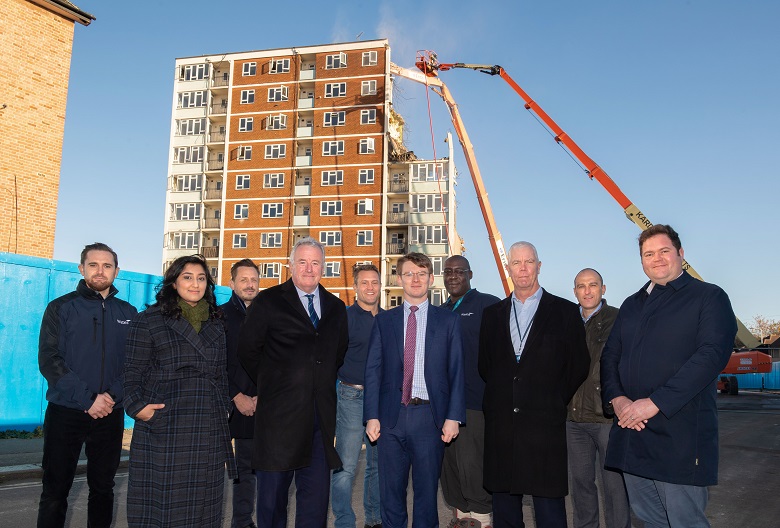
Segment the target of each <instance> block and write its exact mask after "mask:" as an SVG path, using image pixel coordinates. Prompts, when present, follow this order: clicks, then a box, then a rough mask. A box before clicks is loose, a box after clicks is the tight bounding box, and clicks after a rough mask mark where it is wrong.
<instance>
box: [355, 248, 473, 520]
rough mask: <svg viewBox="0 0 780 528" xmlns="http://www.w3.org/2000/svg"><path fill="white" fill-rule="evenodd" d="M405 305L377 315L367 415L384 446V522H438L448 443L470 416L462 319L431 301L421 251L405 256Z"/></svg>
mask: <svg viewBox="0 0 780 528" xmlns="http://www.w3.org/2000/svg"><path fill="white" fill-rule="evenodd" d="M398 270H399V275H398V282H399V284H400V286H401V287H402V288H403V298H404V302H403V304H402V305H401V306H398V307H396V308H393V309H392V310H388V311H386V312H383V313H380V314H378V315H377V316H376V318H375V322H374V328H373V330H372V332H371V339H370V341H369V346H368V360H367V361H366V375H365V380H366V381H365V385H366V386H365V393H364V400H363V402H364V405H363V419H364V420H365V421H366V434H368V438H369V439H370V440H371V441H372V442H373V441H376V442H377V448H378V450H379V489H380V494H381V497H382V504H381V512H382V526H383V527H384V528H396V527H398V528H405V527H406V526H407V524H408V514H407V511H406V488H407V484H408V482H409V470H410V469H411V468H414V481H413V490H414V514H413V521H412V525H413V526H438V524H439V514H438V509H437V501H436V493H437V490H438V487H439V474H440V473H441V463H442V457H443V456H444V446H445V444H447V443H449V442H451V441H452V440H453V439H455V438H456V437H457V436H458V429H459V423H462V422H464V421H465V420H466V405H465V390H464V389H465V381H464V373H463V348H462V342H461V335H460V321H459V319H460V317H458V316H457V315H455V314H454V313H452V311H450V310H446V309H444V308H441V307H437V306H431V304H430V303H429V302H428V289H429V288H430V287H431V285H432V284H433V275H432V271H433V265H432V264H431V260H430V259H429V258H428V257H426V256H425V255H423V254H422V253H409V254H407V255H404V256H403V257H401V258H400V259H399V260H398Z"/></svg>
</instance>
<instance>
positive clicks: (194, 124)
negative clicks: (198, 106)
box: [176, 117, 206, 136]
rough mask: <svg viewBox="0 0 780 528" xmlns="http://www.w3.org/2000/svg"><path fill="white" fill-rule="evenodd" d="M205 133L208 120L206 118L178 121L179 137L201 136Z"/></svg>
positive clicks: (177, 133)
mask: <svg viewBox="0 0 780 528" xmlns="http://www.w3.org/2000/svg"><path fill="white" fill-rule="evenodd" d="M205 133H206V118H204V117H199V118H197V119H177V120H176V135H177V136H199V135H201V134H205Z"/></svg>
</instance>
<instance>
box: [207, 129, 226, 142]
mask: <svg viewBox="0 0 780 528" xmlns="http://www.w3.org/2000/svg"><path fill="white" fill-rule="evenodd" d="M223 141H225V131H224V130H216V131H213V132H209V142H211V143H215V142H223Z"/></svg>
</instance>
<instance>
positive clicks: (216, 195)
mask: <svg viewBox="0 0 780 528" xmlns="http://www.w3.org/2000/svg"><path fill="white" fill-rule="evenodd" d="M203 199H204V200H221V199H222V189H206V192H205V193H204V196H203Z"/></svg>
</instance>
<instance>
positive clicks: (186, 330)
mask: <svg viewBox="0 0 780 528" xmlns="http://www.w3.org/2000/svg"><path fill="white" fill-rule="evenodd" d="M165 322H166V324H168V325H169V326H170V327H171V329H173V331H174V332H176V333H177V334H179V335H181V336H182V337H183V338H184V339H186V340H187V342H188V343H189V344H190V345H192V347H193V348H194V349H195V350H197V351H198V354H200V355H201V356H203V358H204V359H207V358H208V356H207V355H206V348H205V347H204V345H203V340H202V339H201V336H200V335H199V334H198V333H197V332H196V331H195V329H194V328H193V327H192V325H191V324H190V323H189V321H187V320H186V319H185V318H184V317H166V318H165ZM208 323H209V321H204V322H203V327H201V331H203V328H204V327H205V326H206V325H208Z"/></svg>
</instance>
